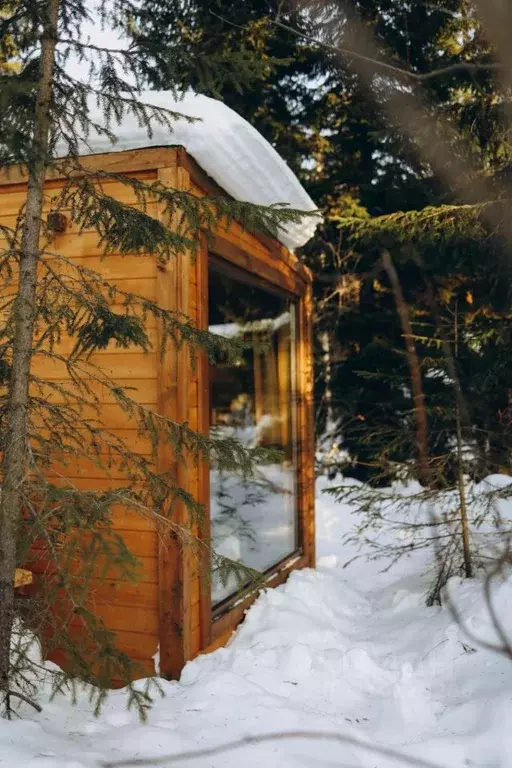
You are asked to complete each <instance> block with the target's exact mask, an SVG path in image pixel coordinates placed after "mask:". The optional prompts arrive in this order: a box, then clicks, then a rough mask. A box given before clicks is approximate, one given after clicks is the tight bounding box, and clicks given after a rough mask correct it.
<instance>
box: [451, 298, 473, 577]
mask: <svg viewBox="0 0 512 768" xmlns="http://www.w3.org/2000/svg"><path fill="white" fill-rule="evenodd" d="M454 326H455V327H454V345H455V350H454V351H455V357H454V361H453V367H454V370H455V371H456V367H455V360H457V358H458V356H459V307H458V302H456V304H455V314H454ZM454 386H455V429H456V435H457V485H458V490H459V507H460V523H461V534H462V552H463V556H464V573H465V576H466V578H467V579H471V578H473V562H472V558H471V544H470V541H469V522H468V506H467V503H466V486H465V484H464V465H463V463H462V421H461V414H460V400H461V395H462V393H461V391H460V383H459V379H458V377H457V376H456V377H455V379H454Z"/></svg>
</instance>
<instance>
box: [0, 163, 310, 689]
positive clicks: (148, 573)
mask: <svg viewBox="0 0 512 768" xmlns="http://www.w3.org/2000/svg"><path fill="white" fill-rule="evenodd" d="M88 161H89V164H90V167H91V168H94V167H99V168H103V169H104V170H108V169H109V168H110V169H112V170H115V171H116V172H121V173H129V174H130V175H136V176H137V178H139V179H141V180H144V179H145V180H148V181H154V180H157V179H158V180H159V181H161V182H162V183H164V184H168V185H169V186H172V187H174V188H180V189H190V190H191V191H192V192H193V193H194V194H197V195H204V194H218V193H219V192H222V191H221V190H219V188H218V187H216V185H215V184H214V183H213V182H212V181H211V180H210V179H208V177H206V176H205V175H204V174H203V173H202V171H201V169H200V168H199V167H198V166H197V164H196V163H195V162H194V161H193V160H192V159H191V158H190V157H189V156H188V155H187V154H186V152H185V151H184V150H183V149H182V148H164V149H146V150H139V151H130V152H121V153H115V154H114V153H113V154H109V155H104V156H96V157H91V158H89V159H88ZM53 175H54V176H56V175H57V174H53ZM60 183H61V182H60V181H59V180H58V178H50V179H49V181H48V183H47V195H48V197H47V208H48V210H49V209H50V207H51V197H52V194H53V195H55V194H56V192H57V191H58V189H59V186H60ZM108 193H109V194H111V195H112V196H113V197H116V198H118V199H120V200H122V201H123V202H126V203H129V204H135V202H136V201H135V200H134V199H133V194H132V193H131V192H130V191H129V188H127V187H125V186H124V185H122V184H120V183H117V182H110V183H108ZM24 199H25V190H24V183H23V177H22V172H18V173H14V174H12V175H11V176H10V178H9V179H5V178H4V179H0V223H6V224H12V223H13V221H14V220H15V217H16V215H17V214H18V211H19V208H20V206H21V205H22V204H23V202H24ZM149 212H150V213H151V214H152V215H154V216H155V217H158V218H161V219H162V220H163V218H164V213H163V207H162V206H161V205H159V204H157V203H150V205H149ZM167 223H168V224H169V225H170V226H176V221H174V222H173V221H170V222H167ZM53 247H54V248H55V250H56V251H59V252H61V253H63V254H64V255H66V256H68V257H70V258H72V259H73V260H74V261H75V262H77V263H81V264H84V265H86V266H88V267H91V268H92V269H95V270H97V271H98V272H100V274H102V275H104V276H106V277H108V278H109V280H111V281H112V282H115V283H116V284H117V285H119V286H120V287H122V288H126V289H127V290H130V291H133V292H135V293H139V294H142V295H144V296H147V297H148V298H151V299H154V300H156V301H157V302H158V303H159V304H160V305H161V306H162V307H164V308H167V309H177V310H179V311H181V312H184V313H185V314H186V315H188V316H189V317H190V318H191V319H192V320H193V321H194V322H196V323H197V324H198V325H199V326H200V327H202V328H206V327H207V322H208V308H207V276H208V248H207V244H206V239H205V240H204V242H203V250H202V253H201V254H200V256H199V257H198V258H196V259H191V258H190V257H189V255H187V254H184V255H182V256H179V257H178V258H177V259H174V260H171V261H170V262H169V263H168V264H166V265H162V264H156V263H155V260H154V259H152V258H150V257H135V256H121V255H119V254H113V255H109V256H108V257H107V258H105V259H104V260H102V259H100V253H101V249H100V248H99V246H98V238H97V235H96V233H95V232H92V231H91V232H85V233H83V234H82V235H80V236H78V235H77V233H76V230H74V229H73V227H71V228H70V229H68V231H66V232H65V233H63V234H59V235H58V236H57V239H56V241H55V243H54V246H53ZM211 250H212V251H213V252H214V253H215V254H216V255H217V256H220V257H221V258H223V259H225V260H226V261H229V262H230V263H232V264H235V265H237V266H239V267H241V268H243V269H246V270H248V271H250V272H253V273H254V274H256V275H258V276H259V277H261V278H263V279H265V280H267V281H269V282H271V283H273V284H275V285H276V286H279V287H280V288H282V289H285V290H287V291H289V292H290V294H292V295H294V296H295V297H296V298H297V299H298V300H299V334H300V338H299V352H298V368H299V381H298V390H299V391H298V396H299V425H298V426H299V441H300V445H299V464H300V466H299V497H300V527H301V533H302V548H301V551H300V552H299V553H298V554H297V555H296V556H295V557H294V558H293V559H292V560H290V562H289V563H286V564H284V565H283V564H282V565H281V567H280V568H279V569H276V570H275V572H274V573H272V574H271V576H270V578H269V585H271V584H277V583H279V582H280V581H283V580H284V579H285V578H286V576H287V575H288V573H289V571H290V570H291V569H292V568H296V567H303V566H305V565H313V563H314V510H313V497H314V489H313V426H312V382H313V377H312V359H311V278H310V275H309V273H308V272H307V270H305V269H304V268H303V267H302V266H301V265H300V264H298V263H297V260H296V259H295V257H294V256H293V255H292V254H290V253H289V252H288V251H287V250H286V248H284V247H283V246H282V245H280V243H278V242H277V241H274V240H271V239H268V238H264V237H256V236H254V235H251V234H249V233H247V232H244V231H243V230H242V228H241V227H240V226H239V225H238V224H236V223H234V224H232V226H231V227H230V228H229V229H227V228H226V227H225V226H223V224H222V222H221V223H220V225H219V230H218V232H217V237H216V238H215V241H214V242H213V244H211ZM149 332H150V335H151V338H152V339H153V340H154V342H155V348H156V349H157V348H158V340H159V329H158V328H157V327H156V325H155V324H154V323H153V324H152V325H150V327H149ZM68 346H69V342H68ZM69 348H70V347H69ZM62 351H63V352H65V351H66V342H65V341H64V342H63V347H62ZM94 358H95V361H96V362H97V363H98V364H99V365H100V366H101V367H102V368H104V369H106V370H108V372H109V373H110V375H111V376H112V377H113V378H114V379H116V381H118V382H119V384H120V385H121V386H123V385H127V386H130V387H135V388H136V390H135V392H133V393H131V394H132V396H133V397H135V398H136V399H138V400H139V401H140V402H141V403H143V404H144V405H147V406H149V407H151V408H154V409H158V410H159V411H160V412H162V413H165V414H166V415H168V416H169V417H171V418H173V419H177V420H178V421H187V422H188V423H189V425H190V427H192V428H193V429H197V430H200V431H203V432H204V433H207V431H208V427H209V424H208V419H209V411H208V390H209V386H208V378H207V363H206V361H205V359H204V357H203V356H201V355H199V358H198V361H197V365H195V366H193V365H192V364H191V359H190V354H189V351H188V350H187V349H186V348H181V349H179V350H177V349H175V350H171V351H170V352H169V353H168V354H167V355H166V357H165V358H164V359H163V360H161V359H160V356H159V355H158V354H157V352H156V351H153V352H150V353H148V354H145V353H142V352H139V351H137V350H135V349H133V350H124V349H116V348H115V347H111V348H108V349H106V350H104V351H100V352H97V353H96V354H95V356H94ZM34 368H35V370H36V372H39V373H43V372H44V375H45V377H46V378H54V379H55V380H59V381H64V380H65V376H66V373H65V369H64V367H63V365H61V364H57V363H49V362H48V360H47V359H45V358H43V357H39V359H38V358H37V357H36V358H35V360H34ZM101 396H102V398H103V403H104V404H103V410H102V419H103V421H104V424H105V426H106V427H108V428H110V429H112V430H114V431H116V432H118V433H119V434H120V435H122V437H123V438H124V439H125V440H126V441H127V443H128V444H129V445H130V446H131V447H132V448H136V449H137V450H138V451H140V452H141V453H143V454H146V455H149V446H148V444H147V441H145V440H144V439H143V438H141V437H140V436H138V434H137V430H136V426H135V424H133V423H131V422H130V421H129V420H128V419H127V417H126V415H125V414H124V413H123V412H122V411H121V409H120V408H119V406H117V405H116V404H114V403H113V402H112V401H111V397H110V396H109V394H108V392H103V393H101ZM158 468H159V469H161V470H168V469H172V470H173V471H175V473H176V477H177V479H178V482H179V484H180V485H181V486H182V487H184V488H186V490H188V491H189V492H190V493H192V494H193V495H194V497H195V498H197V499H199V500H200V501H201V502H202V503H204V504H205V505H207V504H208V502H209V484H208V483H209V471H208V467H207V466H206V465H200V466H197V465H196V463H195V462H194V460H193V459H192V457H189V458H188V461H187V463H186V465H183V463H176V461H175V457H174V456H173V454H172V451H171V450H170V449H169V448H162V449H161V450H160V454H159V456H158ZM61 469H62V468H61ZM65 474H66V475H67V477H69V478H70V479H72V481H73V482H74V483H75V484H76V485H77V486H78V487H80V488H89V489H90V488H95V489H98V490H99V489H103V488H107V487H109V485H112V484H114V483H115V485H116V486H117V485H119V481H120V480H122V477H120V476H119V475H120V474H121V473H119V472H117V473H116V472H115V471H114V478H111V479H109V478H108V477H106V476H105V475H104V474H102V472H101V471H100V470H98V468H97V467H96V466H95V465H94V464H93V463H92V462H86V461H81V462H79V463H78V464H75V466H74V467H68V468H66V469H65ZM176 514H177V515H178V518H181V519H182V521H185V518H186V510H185V509H184V508H182V509H178V510H177V513H176ZM114 524H115V527H116V529H117V530H118V531H120V532H121V533H122V535H123V537H124V538H125V540H126V543H127V544H128V546H129V547H130V549H131V550H132V552H133V553H134V554H135V555H136V556H137V557H138V558H139V559H140V561H141V563H142V571H141V578H140V581H139V582H138V583H137V584H131V583H128V582H123V581H122V580H120V579H118V578H117V577H116V576H115V574H112V577H111V578H108V579H107V580H106V581H105V582H100V581H99V580H98V581H97V583H96V584H95V585H94V586H95V590H94V606H95V610H96V611H97V613H98V614H99V615H101V616H102V617H104V618H105V620H106V622H107V624H108V626H109V627H110V628H111V629H113V630H115V631H116V633H117V637H118V646H119V648H120V649H121V650H123V651H125V652H126V653H128V654H129V655H130V656H131V657H132V658H133V659H134V660H135V661H137V662H138V663H140V665H141V667H142V669H143V671H144V672H145V673H146V674H152V673H153V671H154V667H153V660H152V657H153V655H154V654H155V652H156V650H157V648H158V647H159V648H160V666H161V672H162V674H163V675H164V676H166V677H173V678H176V677H178V676H179V674H180V672H181V669H182V667H183V665H184V663H185V662H186V661H187V660H188V659H191V658H193V657H194V656H195V655H197V654H198V653H199V652H200V651H202V650H204V649H207V648H208V649H210V648H213V647H216V646H218V645H220V644H222V643H224V642H225V641H226V640H227V639H228V637H229V635H230V634H231V633H232V631H233V629H234V628H235V627H236V625H237V623H238V622H239V621H240V619H241V618H242V616H243V612H244V610H245V609H246V608H247V606H248V605H249V603H250V601H251V599H253V598H249V599H248V600H246V601H244V603H243V604H241V605H239V606H237V608H235V609H233V610H231V611H228V612H227V613H226V614H225V615H224V616H222V617H219V618H218V619H217V620H216V621H214V622H213V621H212V612H211V605H210V597H209V586H208V585H207V586H206V588H205V587H204V580H202V579H201V578H200V571H201V566H202V567H207V563H204V562H203V563H202V564H201V563H198V562H196V560H195V558H194V557H193V556H192V555H191V554H190V552H189V551H188V550H185V551H184V550H182V548H181V547H180V546H179V543H178V542H177V541H176V540H175V539H174V538H173V537H172V536H171V535H170V534H169V531H168V530H166V529H165V528H162V527H161V526H160V527H157V524H156V523H155V522H154V521H152V520H149V519H147V518H145V517H140V516H138V515H137V514H135V513H133V512H130V511H127V510H126V509H123V508H118V509H116V511H115V523H114ZM198 533H200V534H201V535H204V536H205V537H208V535H209V523H208V520H207V519H205V521H204V523H203V526H202V530H201V531H198ZM44 568H45V563H43V562H39V563H38V564H36V568H35V569H36V570H38V571H39V572H41V573H42V572H43V571H44ZM201 583H203V587H202V586H201ZM56 660H57V661H58V660H59V659H58V658H56Z"/></svg>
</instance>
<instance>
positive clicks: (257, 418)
mask: <svg viewBox="0 0 512 768" xmlns="http://www.w3.org/2000/svg"><path fill="white" fill-rule="evenodd" d="M208 280H209V318H208V319H209V327H210V331H213V332H214V333H217V334H219V335H223V336H227V337H230V338H234V337H237V338H239V339H243V341H244V342H246V343H247V348H246V349H244V351H243V353H242V354H241V355H240V357H239V358H238V359H236V360H235V361H231V362H230V363H229V364H227V363H222V362H221V363H220V364H218V365H213V366H211V368H210V424H211V429H212V432H216V433H217V434H219V433H221V434H223V435H231V436H234V437H236V438H238V439H239V440H240V441H241V442H242V443H244V445H246V446H251V447H255V446H264V447H266V448H270V449H275V451H276V458H273V459H272V460H271V461H270V462H269V461H268V460H267V461H266V462H265V463H262V464H261V465H260V466H258V467H257V468H256V475H255V477H251V478H250V479H248V480H247V479H244V478H241V477H239V476H237V475H234V474H231V473H229V472H226V471H222V472H220V471H219V470H218V469H217V468H216V467H212V468H211V472H210V513H211V530H212V540H213V548H214V550H215V552H216V553H218V554H220V555H223V556H224V557H227V558H230V560H234V561H237V562H240V563H243V565H245V566H248V567H249V568H254V569H255V570H257V571H259V572H264V571H267V570H268V569H270V568H271V567H272V566H274V565H276V564H277V563H279V562H280V561H281V560H283V559H284V558H285V557H286V556H287V555H290V554H292V553H293V552H294V551H295V550H296V549H297V548H298V529H297V491H296V476H297V460H296V437H295V431H296V430H295V427H296V424H295V422H296V413H295V379H296V376H295V346H296V345H295V341H296V332H295V325H296V317H295V305H294V303H293V302H291V301H290V300H289V299H288V298H286V297H284V296H282V295H281V294H279V293H274V292H272V291H271V290H267V289H266V288H263V287H260V286H257V285H255V284H252V283H251V282H246V281H245V280H243V279H241V278H240V276H239V275H238V274H237V273H235V272H229V271H225V270H224V269H222V268H219V267H218V266H216V264H215V263H214V264H212V265H211V266H210V270H209V278H208ZM239 587H240V583H239V581H238V580H237V579H236V578H235V577H234V576H232V577H230V578H229V580H228V581H227V583H222V578H221V571H220V569H217V570H216V569H215V567H214V572H213V578H212V602H213V604H214V605H218V604H219V603H220V602H222V601H223V600H225V599H226V598H228V597H230V596H231V595H232V594H234V593H235V592H236V591H237V589H239Z"/></svg>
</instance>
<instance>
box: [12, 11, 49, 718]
mask: <svg viewBox="0 0 512 768" xmlns="http://www.w3.org/2000/svg"><path fill="white" fill-rule="evenodd" d="M59 3H60V0H48V3H47V6H46V14H47V15H46V18H45V19H44V24H43V34H42V38H41V61H40V71H39V85H38V92H37V97H36V106H35V115H34V118H35V119H34V129H33V130H34V135H33V142H32V153H31V158H30V163H29V169H28V170H29V177H28V186H27V202H26V208H25V221H24V224H23V230H22V239H21V250H20V262H19V277H18V290H17V297H16V304H15V309H14V341H13V353H12V372H11V378H10V383H9V397H8V403H7V413H6V428H5V446H4V456H3V468H2V469H3V478H2V481H3V482H2V494H1V500H0V694H1V695H2V698H3V700H4V704H5V707H6V710H7V714H9V712H10V701H9V699H10V696H9V687H10V686H9V683H10V658H9V657H10V643H11V635H12V628H13V621H14V578H15V571H16V564H17V563H16V558H17V538H18V528H19V524H20V517H21V511H22V485H23V479H24V476H25V471H26V466H25V465H26V455H27V445H28V395H29V381H30V364H31V358H32V347H33V336H34V321H35V311H36V310H35V303H36V282H37V262H38V258H39V238H40V229H41V215H42V208H43V191H44V179H45V173H46V167H47V164H48V156H47V155H48V144H49V135H50V103H51V96H52V85H53V76H54V66H55V46H56V38H57V23H58V16H59Z"/></svg>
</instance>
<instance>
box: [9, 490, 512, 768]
mask: <svg viewBox="0 0 512 768" xmlns="http://www.w3.org/2000/svg"><path fill="white" fill-rule="evenodd" d="M318 485H319V488H318V491H319V493H318V507H317V529H318V568H317V569H316V570H305V571H302V572H296V573H294V574H292V576H291V577H290V579H289V581H288V583H287V584H285V585H284V586H282V587H279V588H278V589H275V590H272V591H268V592H267V593H266V594H264V595H262V596H261V597H260V598H259V600H258V601H257V603H256V604H255V605H254V607H253V608H252V609H251V610H250V611H249V613H248V616H247V618H246V620H245V623H244V624H243V625H242V627H241V628H240V629H239V631H238V633H237V634H236V636H235V637H234V639H233V640H232V642H231V644H230V646H229V647H227V648H222V649H220V650H218V651H216V652H215V653H212V654H210V655H208V656H203V657H200V658H199V659H197V660H195V661H193V662H192V663H190V664H188V665H187V667H186V668H185V670H184V672H183V676H182V679H181V681H180V682H179V683H165V684H164V686H163V687H164V690H165V694H166V696H165V698H163V699H158V700H157V701H156V702H155V705H154V707H153V709H152V711H151V712H150V714H149V721H148V723H147V724H146V725H141V724H140V723H139V722H138V720H137V716H136V714H135V713H128V712H126V711H125V707H124V698H123V692H122V691H120V692H115V693H113V694H112V695H111V696H110V698H109V700H108V702H107V704H106V705H105V708H104V711H103V713H102V715H101V716H100V718H99V719H96V718H94V716H93V715H92V713H91V708H90V705H89V703H88V700H87V697H86V696H85V695H84V696H82V697H80V698H79V701H78V705H77V706H76V707H72V706H71V703H70V702H69V700H67V699H66V698H64V697H61V698H58V699H57V700H56V701H54V702H52V703H44V702H42V703H43V704H44V709H43V712H42V714H40V715H33V714H32V713H31V712H29V711H28V710H27V712H26V718H25V719H23V720H19V721H16V722H11V723H8V722H5V721H1V722H0V766H1V768H19V767H20V766H23V768H36V767H37V768H53V767H55V768H57V766H58V767H59V768H64V767H65V768H84V767H85V766H101V765H105V764H109V763H110V762H111V763H119V765H129V764H130V761H132V762H131V764H132V765H134V764H140V763H135V762H133V761H134V760H137V759H144V758H154V759H153V760H152V761H151V760H150V761H149V762H148V763H145V764H147V765H149V766H156V765H161V766H172V767H173V768H182V766H183V767H184V766H193V767H194V768H221V766H222V768H235V767H236V768H239V767H240V766H244V768H261V766H269V768H273V767H274V766H275V768H328V767H329V766H337V767H340V766H343V767H344V768H347V767H349V766H350V767H352V768H355V767H356V766H359V767H364V768H390V767H391V766H399V765H408V766H415V765H427V764H428V765H431V764H433V765H438V766H445V767H446V768H463V766H464V767H465V768H467V767H468V766H471V768H509V766H511V765H512V661H511V660H508V659H506V658H504V657H500V656H498V655H496V654H495V653H493V652H491V651H487V650H483V649H482V648H478V647H477V646H476V644H475V643H474V642H473V641H468V639H467V638H466V637H465V636H464V634H463V632H462V630H461V629H460V628H459V627H458V626H457V625H456V624H455V622H454V621H453V619H452V618H451V616H450V614H449V612H448V611H447V610H446V609H443V608H439V607H434V608H426V607H425V605H424V600H423V594H424V590H425V586H426V582H425V578H426V577H425V570H426V568H425V565H426V562H425V560H424V558H425V557H426V555H424V554H422V553H416V554H414V556H413V557H411V558H410V559H408V560H404V561H402V563H401V564H399V565H398V566H397V567H396V568H394V569H392V570H391V571H389V572H387V573H381V572H380V569H381V568H382V564H376V563H368V562H367V561H365V560H362V559H360V560H356V561H355V562H353V563H352V564H351V565H350V566H349V567H348V568H346V569H344V568H343V567H342V565H343V563H344V562H346V561H347V560H348V559H349V558H350V556H351V555H352V554H353V552H350V551H348V549H347V546H346V545H345V546H343V545H342V543H341V539H342V536H343V534H344V533H345V532H346V531H347V530H349V528H350V527H351V526H352V525H353V523H354V517H353V515H351V511H350V509H348V508H347V506H346V505H339V504H335V503H334V502H333V501H332V500H330V499H329V498H326V497H325V496H324V495H322V493H321V491H322V490H323V488H324V487H325V485H326V482H325V481H319V484H318ZM451 593H452V596H453V599H454V601H455V602H456V604H457V606H458V607H459V609H460V611H461V612H462V613H463V615H464V616H465V619H466V622H467V624H468V626H469V627H470V628H471V631H472V632H473V633H476V634H478V635H479V636H482V637H483V638H487V639H490V638H492V628H491V624H490V621H489V617H488V614H487V611H486V608H485V603H484V600H483V596H482V587H481V584H479V583H478V582H475V583H469V582H466V583H464V584H460V583H455V582H452V584H451ZM495 605H496V608H497V610H498V611H499V614H500V616H502V617H503V619H504V620H505V623H506V624H507V625H508V629H509V630H510V631H511V633H512V581H509V582H508V583H502V584H499V585H497V587H496V594H495ZM297 731H301V732H308V733H309V736H308V737H307V738H304V737H302V738H301V737H294V738H285V739H283V738H281V737H280V736H279V737H278V738H276V739H274V740H271V741H267V742H265V741H262V742H257V743H256V742H251V741H250V739H249V741H248V740H247V737H258V736H260V735H262V734H283V733H284V734H286V733H288V734H290V733H291V732H297ZM312 732H317V733H318V734H319V735H320V733H322V734H326V733H330V734H331V735H332V738H320V736H319V737H315V736H314V735H312ZM244 739H245V743H242V745H241V746H239V747H237V748H235V749H231V750H230V751H221V752H217V753H216V754H212V755H210V756H205V757H199V756H197V755H196V756H194V757H191V758H189V759H184V758H179V759H178V758H175V757H173V755H177V754H179V753H180V754H183V753H185V754H187V753H193V752H195V751H197V750H203V749H208V748H213V747H222V746H223V745H228V744H230V743H232V742H234V741H237V740H242V741H243V740H244ZM363 742H364V743H367V744H368V745H371V748H368V749H367V748H363V746H358V745H357V744H358V743H363ZM379 747H384V748H386V749H387V750H396V751H399V752H400V753H402V754H403V755H406V758H405V760H402V761H399V760H398V758H392V757H391V756H390V755H389V753H388V754H384V753H382V752H378V751H375V748H379ZM415 758H418V759H420V760H422V761H423V762H418V761H417V760H416V759H415ZM123 761H125V762H123Z"/></svg>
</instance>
